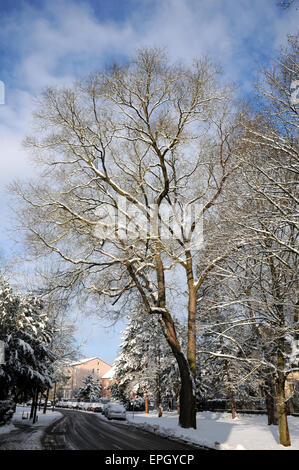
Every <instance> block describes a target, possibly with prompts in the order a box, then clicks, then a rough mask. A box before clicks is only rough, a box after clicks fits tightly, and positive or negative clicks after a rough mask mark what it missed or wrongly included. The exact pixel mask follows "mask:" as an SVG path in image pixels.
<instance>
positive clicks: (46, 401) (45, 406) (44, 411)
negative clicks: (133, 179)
mask: <svg viewBox="0 0 299 470" xmlns="http://www.w3.org/2000/svg"><path fill="white" fill-rule="evenodd" d="M49 391H50V388H49V387H48V388H47V394H46V398H45V404H44V410H43V414H44V415H45V414H46V413H47V406H48V400H49Z"/></svg>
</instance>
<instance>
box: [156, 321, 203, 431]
mask: <svg viewBox="0 0 299 470" xmlns="http://www.w3.org/2000/svg"><path fill="white" fill-rule="evenodd" d="M162 321H163V324H164V331H165V337H166V339H167V342H168V344H169V346H170V347H171V350H172V352H173V354H174V356H175V358H176V361H177V363H178V367H179V371H180V379H181V388H180V393H179V397H180V398H179V401H180V410H179V424H180V426H181V427H182V428H194V429H196V407H195V405H196V400H195V384H194V379H193V374H192V371H191V369H190V366H189V363H188V360H187V358H186V357H185V355H184V354H183V352H182V351H181V346H180V344H179V342H178V339H177V336H176V332H175V327H174V323H173V320H172V318H171V315H170V314H169V313H168V312H165V313H163V314H162Z"/></svg>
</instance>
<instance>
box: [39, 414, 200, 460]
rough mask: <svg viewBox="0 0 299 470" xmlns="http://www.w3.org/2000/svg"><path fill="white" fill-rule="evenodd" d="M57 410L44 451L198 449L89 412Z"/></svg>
mask: <svg viewBox="0 0 299 470" xmlns="http://www.w3.org/2000/svg"><path fill="white" fill-rule="evenodd" d="M59 412H61V413H62V414H63V417H62V418H61V419H60V420H59V421H56V422H55V423H53V424H52V425H50V426H49V427H48V428H47V429H46V430H45V434H44V436H43V439H42V445H43V448H44V449H46V450H115V451H118V450H186V451H188V450H189V451H194V450H198V447H194V446H191V445H190V446H189V445H187V444H183V443H178V442H175V441H172V440H169V439H167V438H163V437H160V436H156V435H154V434H152V433H149V432H146V431H143V430H141V429H137V428H136V427H135V426H133V425H130V424H124V423H121V422H116V421H113V422H111V421H106V420H105V419H104V418H103V419H101V417H99V416H97V415H95V414H92V413H84V412H81V411H75V410H61V409H59Z"/></svg>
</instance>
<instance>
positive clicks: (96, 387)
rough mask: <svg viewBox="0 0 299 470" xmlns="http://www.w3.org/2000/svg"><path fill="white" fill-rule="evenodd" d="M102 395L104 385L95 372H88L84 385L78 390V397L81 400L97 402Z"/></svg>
mask: <svg viewBox="0 0 299 470" xmlns="http://www.w3.org/2000/svg"><path fill="white" fill-rule="evenodd" d="M101 396H102V385H101V382H100V380H98V379H96V378H95V377H94V376H93V374H88V375H87V376H86V377H85V378H84V379H83V385H82V387H80V388H79V390H78V392H77V398H78V399H80V400H85V401H90V402H96V401H98V400H99V399H100V398H101Z"/></svg>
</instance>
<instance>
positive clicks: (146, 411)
mask: <svg viewBox="0 0 299 470" xmlns="http://www.w3.org/2000/svg"><path fill="white" fill-rule="evenodd" d="M144 412H145V413H149V406H148V397H144Z"/></svg>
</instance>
